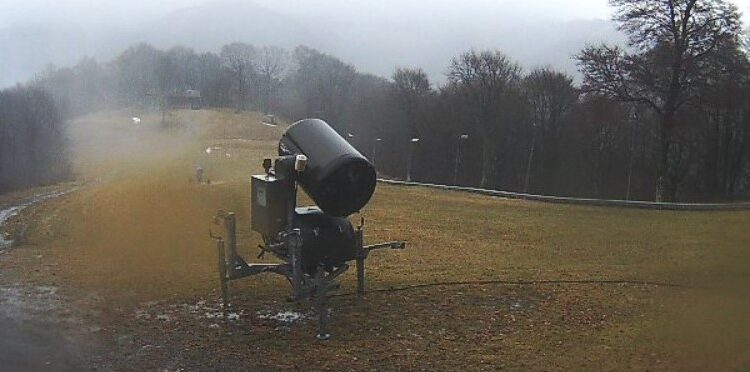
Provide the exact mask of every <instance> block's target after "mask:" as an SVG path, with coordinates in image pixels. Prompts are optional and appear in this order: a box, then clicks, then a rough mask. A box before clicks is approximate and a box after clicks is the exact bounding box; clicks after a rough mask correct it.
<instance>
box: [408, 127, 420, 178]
mask: <svg viewBox="0 0 750 372" xmlns="http://www.w3.org/2000/svg"><path fill="white" fill-rule="evenodd" d="M417 142H419V138H417V137H414V138H412V139H411V146H409V163H408V164H407V168H406V182H411V168H412V163H413V162H414V148H415V147H417Z"/></svg>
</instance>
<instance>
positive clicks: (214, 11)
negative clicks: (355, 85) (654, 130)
mask: <svg viewBox="0 0 750 372" xmlns="http://www.w3.org/2000/svg"><path fill="white" fill-rule="evenodd" d="M258 1H259V2H262V5H259V4H258V3H253V2H248V1H238V0H215V1H208V2H206V3H203V4H198V5H190V4H189V3H186V5H185V6H183V7H182V8H179V9H177V10H167V9H156V8H155V9H153V11H152V10H151V9H144V8H135V9H126V8H123V9H119V10H110V12H109V13H108V14H107V15H103V16H101V17H94V16H89V17H80V16H79V17H78V18H76V16H74V15H73V13H74V12H73V10H70V11H69V12H67V13H61V14H41V15H36V16H35V17H26V18H24V19H20V20H19V19H14V22H11V23H9V22H0V54H1V55H0V71H2V74H0V87H3V86H9V85H13V84H15V83H16V82H19V81H24V80H27V79H29V78H31V77H32V76H33V75H34V73H37V72H39V71H40V70H42V69H43V68H44V67H45V66H46V65H48V64H50V63H51V64H54V65H57V66H68V65H73V64H75V63H77V62H78V61H79V60H80V59H81V58H82V57H84V56H91V57H94V58H96V59H99V60H108V59H110V58H112V57H114V55H116V54H117V53H118V52H119V51H121V50H123V49H125V48H126V47H127V46H128V45H131V44H133V43H137V42H141V41H145V42H149V43H152V44H154V45H155V46H157V47H161V48H168V47H170V46H174V45H185V46H188V47H192V48H194V49H196V50H198V51H218V50H219V49H220V47H221V46H222V45H224V44H227V43H230V42H233V41H243V42H247V43H251V44H256V45H279V46H282V47H287V48H291V47H294V46H296V45H300V44H304V45H309V46H311V47H313V48H316V49H319V50H321V51H324V52H327V53H330V54H333V55H335V56H337V57H339V58H341V59H343V60H344V61H347V62H349V63H352V64H353V65H354V66H356V67H357V68H358V69H359V70H361V71H363V72H368V73H373V74H376V75H380V76H390V74H391V73H392V71H393V69H394V68H395V67H396V66H420V67H422V68H424V69H425V70H426V71H427V72H428V73H429V74H430V77H431V78H432V79H434V80H437V81H442V80H443V79H444V75H443V73H444V72H445V69H446V67H447V65H448V63H449V60H450V58H451V57H453V56H455V55H457V54H459V53H461V52H463V51H466V50H468V49H471V48H496V49H500V50H503V51H504V52H505V53H507V54H508V55H510V56H511V57H513V58H514V59H516V60H518V61H519V62H521V63H522V64H523V65H525V66H528V67H534V66H540V65H551V66H553V67H556V68H558V69H560V70H563V71H566V72H568V73H571V74H575V73H576V69H575V64H574V62H573V61H572V60H571V58H570V57H571V56H572V55H573V54H574V53H576V52H577V51H578V50H580V49H581V48H582V47H583V46H584V45H585V44H587V43H598V42H602V41H609V42H620V41H621V40H622V38H621V37H620V35H619V34H618V33H617V32H616V31H615V30H614V27H613V26H612V24H611V23H610V22H608V21H604V20H601V19H577V20H567V21H562V20H552V19H550V18H549V17H548V16H544V15H542V14H539V13H538V12H534V11H532V10H530V9H528V8H524V6H523V2H522V1H510V2H507V3H504V4H506V5H504V6H502V7H497V6H495V7H490V8H487V7H486V6H485V7H480V6H473V5H472V6H466V5H462V4H459V3H457V2H447V1H442V2H436V3H435V5H434V6H430V7H429V8H426V7H424V6H421V7H420V6H415V5H414V4H411V5H408V4H407V5H404V6H398V7H380V8H379V7H378V5H377V4H373V5H372V6H367V7H362V4H359V6H354V5H348V4H349V3H347V2H341V1H339V2H335V1H334V2H327V3H321V5H320V6H316V5H312V4H309V3H303V2H298V3H296V4H297V6H289V2H287V3H286V4H285V5H284V6H279V5H274V4H275V3H274V2H271V1H266V0H258ZM292 3H294V2H292ZM472 4H474V3H472ZM113 14H114V15H113ZM110 18H111V19H110Z"/></svg>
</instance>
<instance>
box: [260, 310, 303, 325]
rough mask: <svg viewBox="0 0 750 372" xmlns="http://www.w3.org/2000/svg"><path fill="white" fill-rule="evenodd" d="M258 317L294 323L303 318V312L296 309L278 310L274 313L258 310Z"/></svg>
mask: <svg viewBox="0 0 750 372" xmlns="http://www.w3.org/2000/svg"><path fill="white" fill-rule="evenodd" d="M258 318H259V319H264V320H273V321H277V322H281V323H294V322H296V321H299V320H303V319H305V314H302V313H298V312H296V311H279V312H278V313H276V314H270V313H265V314H264V313H261V312H258Z"/></svg>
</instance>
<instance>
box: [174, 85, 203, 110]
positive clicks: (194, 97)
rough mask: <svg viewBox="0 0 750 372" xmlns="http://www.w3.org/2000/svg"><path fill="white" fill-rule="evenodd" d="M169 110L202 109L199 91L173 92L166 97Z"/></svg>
mask: <svg viewBox="0 0 750 372" xmlns="http://www.w3.org/2000/svg"><path fill="white" fill-rule="evenodd" d="M168 100H169V107H170V108H173V109H175V108H185V109H186V108H189V109H191V110H200V109H201V107H202V102H201V91H200V90H196V89H188V90H185V91H184V92H173V93H172V94H170V95H169V96H168Z"/></svg>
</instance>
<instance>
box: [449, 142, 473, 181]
mask: <svg viewBox="0 0 750 372" xmlns="http://www.w3.org/2000/svg"><path fill="white" fill-rule="evenodd" d="M468 139H469V135H468V134H466V133H464V134H462V135H460V136H458V144H457V145H456V168H455V169H454V170H453V184H454V185H458V167H459V165H460V164H461V142H463V141H466V140H468Z"/></svg>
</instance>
